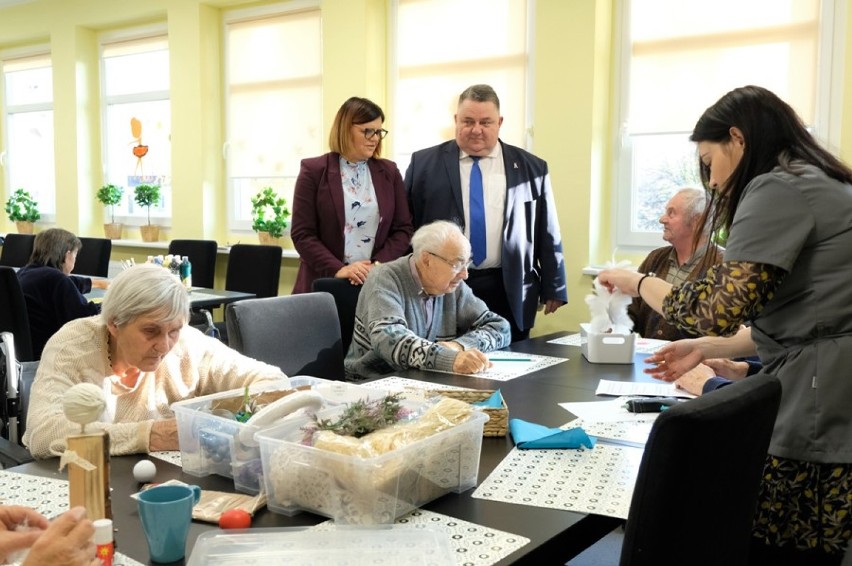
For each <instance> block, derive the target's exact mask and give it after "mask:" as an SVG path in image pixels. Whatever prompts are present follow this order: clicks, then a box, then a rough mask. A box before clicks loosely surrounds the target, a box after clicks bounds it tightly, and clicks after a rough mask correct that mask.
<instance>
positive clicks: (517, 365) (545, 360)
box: [427, 351, 568, 381]
mask: <svg viewBox="0 0 852 566" xmlns="http://www.w3.org/2000/svg"><path fill="white" fill-rule="evenodd" d="M488 359H489V360H491V362H492V363H493V365H492V366H491V367H490V368H488V369H487V370H485V371H481V372H479V373H473V374H470V375H471V377H482V378H484V379H494V380H496V381H509V380H510V379H515V378H516V377H521V376H522V375H526V374H528V373H532V372H534V371H538V370H540V369H543V368H546V367H548V366H552V365H555V364H559V363H562V362H564V361H566V360H567V359H568V358H555V357H553V356H539V355H538V354H526V353H523V352H505V351H498V352H490V353H489V354H488ZM427 371H436V372H439V373H453V372H451V371H445V372H442V371H439V370H436V369H430V370H427ZM457 375H461V374H457Z"/></svg>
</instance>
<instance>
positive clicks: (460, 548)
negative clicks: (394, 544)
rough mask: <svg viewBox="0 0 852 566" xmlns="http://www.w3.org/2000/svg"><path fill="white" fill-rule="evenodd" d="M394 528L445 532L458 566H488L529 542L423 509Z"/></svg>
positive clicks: (330, 525)
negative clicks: (406, 527) (404, 527)
mask: <svg viewBox="0 0 852 566" xmlns="http://www.w3.org/2000/svg"><path fill="white" fill-rule="evenodd" d="M396 524H397V525H410V526H411V527H412V528H415V529H416V528H424V527H429V528H431V529H436V530H441V531H444V532H446V533H447V536H448V537H449V538H450V547H451V548H452V549H453V551H454V552H455V554H456V558H457V560H456V564H457V565H458V566H488V565H489V564H494V563H496V562H499V561H500V560H502V559H503V558H505V557H507V556H509V555H510V554H512V553H513V552H515V551H516V550H518V549H519V548H521V547H523V546H524V545H526V544H529V542H530V539H528V538H526V537H522V536H518V535H513V534H511V533H507V532H504V531H498V530H496V529H490V528H488V527H484V526H482V525H477V524H476V523H469V522H468V521H462V520H461V519H456V518H454V517H449V516H447V515H442V514H440V513H433V512H431V511H425V510H423V509H415V510H414V511H412V512H411V513H409V514H408V515H404V516H402V517H400V518H399V519H397V520H396ZM314 528H316V529H327V530H330V529H334V528H335V526H334V521H330V520H329V521H325V522H324V523H320V524H319V525H317V526H316V527H314Z"/></svg>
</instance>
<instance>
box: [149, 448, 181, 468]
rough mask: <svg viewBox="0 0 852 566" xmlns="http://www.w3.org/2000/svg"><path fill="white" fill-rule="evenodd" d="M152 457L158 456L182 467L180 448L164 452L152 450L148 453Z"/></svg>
mask: <svg viewBox="0 0 852 566" xmlns="http://www.w3.org/2000/svg"><path fill="white" fill-rule="evenodd" d="M148 456H150V457H151V458H157V459H158V460H162V461H164V462H168V463H169V464H174V465H175V466H177V467H179V468H180V467H181V461H180V450H167V451H163V452H151V453H150V454H148Z"/></svg>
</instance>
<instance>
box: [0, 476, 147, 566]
mask: <svg viewBox="0 0 852 566" xmlns="http://www.w3.org/2000/svg"><path fill="white" fill-rule="evenodd" d="M0 503H2V504H3V505H23V506H26V507H32V508H33V509H35V510H36V511H38V512H39V513H41V514H42V515H44V516H45V517H47V518H48V519H52V518H53V517H56V516H58V515H61V514H62V513H64V512H65V511H67V510H68V508H69V507H68V480H58V479H52V478H43V477H39V476H31V475H29V474H19V473H17V472H9V471H7V470H0ZM118 543H119V544H120V543H121V541H120V540H119V541H118ZM113 563H114V564H115V566H143V565H142V563H141V562H137V561H136V560H134V559H132V558H130V557H129V556H125V555H123V554H121V553H120V552H116V553H115V559H114V561H113Z"/></svg>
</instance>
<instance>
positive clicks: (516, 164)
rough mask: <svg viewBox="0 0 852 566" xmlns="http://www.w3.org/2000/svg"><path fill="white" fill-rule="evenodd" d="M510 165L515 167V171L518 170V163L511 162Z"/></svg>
mask: <svg viewBox="0 0 852 566" xmlns="http://www.w3.org/2000/svg"><path fill="white" fill-rule="evenodd" d="M512 165H514V166H515V169H517V168H518V162H517V161H513V162H512Z"/></svg>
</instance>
